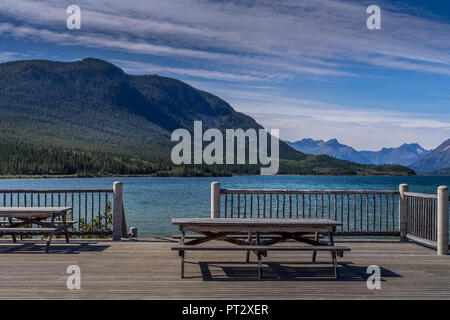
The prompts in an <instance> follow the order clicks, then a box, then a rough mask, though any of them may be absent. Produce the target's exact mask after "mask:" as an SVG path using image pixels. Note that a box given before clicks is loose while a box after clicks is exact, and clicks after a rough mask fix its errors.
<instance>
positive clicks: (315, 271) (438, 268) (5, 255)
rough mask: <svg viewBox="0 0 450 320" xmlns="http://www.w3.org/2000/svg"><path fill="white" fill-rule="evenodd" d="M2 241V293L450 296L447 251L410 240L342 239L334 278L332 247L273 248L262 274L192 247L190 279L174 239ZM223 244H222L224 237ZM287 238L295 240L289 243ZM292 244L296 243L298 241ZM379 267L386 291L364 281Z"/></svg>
mask: <svg viewBox="0 0 450 320" xmlns="http://www.w3.org/2000/svg"><path fill="white" fill-rule="evenodd" d="M71 242H72V243H70V244H65V243H63V242H62V241H61V240H55V241H54V243H53V244H52V251H51V252H50V253H49V254H45V253H44V248H45V243H44V242H40V243H39V244H37V245H36V244H32V243H30V242H28V241H25V242H24V243H19V244H12V243H10V242H6V241H4V240H1V241H0V283H1V284H2V285H1V286H0V298H1V299H6V298H7V299H24V298H27V299H176V298H189V299H361V298H371V299H399V298H407V299H419V298H420V299H450V256H437V255H436V252H435V251H434V250H432V249H429V248H425V247H423V246H419V245H416V244H413V243H392V242H387V243H370V242H367V243H366V242H364V243H355V242H338V243H337V244H336V245H338V246H340V245H343V246H344V245H345V246H347V247H350V248H351V250H352V251H351V252H349V253H347V254H346V255H345V256H344V258H341V259H338V262H339V265H340V273H341V279H339V280H334V279H331V277H332V271H331V269H330V263H329V260H330V257H329V253H320V252H319V253H318V255H317V263H316V264H312V263H311V262H310V261H311V255H310V253H308V252H298V253H293V252H278V251H277V252H270V253H269V256H268V257H267V258H264V260H263V261H264V264H263V267H264V275H265V277H266V278H265V279H262V280H260V279H257V264H256V259H252V263H251V264H246V263H245V254H244V253H242V252H233V251H225V252H188V253H186V261H187V263H186V266H185V267H186V270H185V272H186V274H185V275H186V278H185V279H180V261H179V257H178V255H177V252H174V251H172V250H171V247H172V246H173V245H174V244H176V243H177V242H174V241H170V240H169V239H167V240H161V239H145V240H144V239H140V240H137V241H132V240H126V241H122V242H112V241H107V240H103V241H101V240H98V241H97V240H86V241H84V240H83V241H77V240H72V241H71ZM220 245H223V243H220ZM287 245H290V244H287ZM293 245H295V243H293ZM73 264H75V265H78V266H80V268H81V286H82V289H81V290H68V289H67V288H66V280H67V277H68V275H67V274H66V268H67V266H69V265H73ZM369 265H378V266H380V267H381V270H382V271H381V273H382V282H381V290H369V289H367V286H366V279H367V277H368V274H366V268H367V266H369Z"/></svg>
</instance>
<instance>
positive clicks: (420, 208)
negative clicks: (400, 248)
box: [404, 192, 437, 247]
mask: <svg viewBox="0 0 450 320" xmlns="http://www.w3.org/2000/svg"><path fill="white" fill-rule="evenodd" d="M404 195H405V196H406V201H407V208H408V209H407V218H406V219H407V225H406V237H407V238H409V239H411V240H415V241H420V242H423V243H426V244H428V245H432V246H434V247H436V245H437V244H436V243H437V242H436V241H437V196H436V195H432V194H422V193H412V192H405V193H404Z"/></svg>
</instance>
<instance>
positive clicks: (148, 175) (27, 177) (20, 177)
mask: <svg viewBox="0 0 450 320" xmlns="http://www.w3.org/2000/svg"><path fill="white" fill-rule="evenodd" d="M235 176H236V177H239V176H246V177H250V176H255V177H257V176H261V175H248V174H246V175H239V174H235V175H229V176H207V175H200V176H176V175H154V174H136V175H128V174H115V175H97V176H79V175H8V176H1V175H0V180H13V179H23V180H26V179H74V178H78V179H89V178H91V179H92V178H96V179H97V178H230V177H235ZM274 176H291V177H424V176H431V177H440V176H442V177H448V176H449V175H428V174H416V175H389V174H384V175H382V174H379V175H358V174H351V175H349V174H342V175H326V174H277V175H274Z"/></svg>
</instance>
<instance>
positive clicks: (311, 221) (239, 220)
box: [172, 218, 341, 227]
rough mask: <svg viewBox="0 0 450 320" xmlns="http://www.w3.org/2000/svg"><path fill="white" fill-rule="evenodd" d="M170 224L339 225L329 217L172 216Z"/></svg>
mask: <svg viewBox="0 0 450 320" xmlns="http://www.w3.org/2000/svg"><path fill="white" fill-rule="evenodd" d="M172 224H175V225H191V226H196V225H197V226H264V227H270V226H274V227H280V226H289V227H295V226H302V227H305V226H312V227H317V226H340V225H341V223H340V222H338V221H335V220H330V219H247V218H214V219H211V218H173V219H172Z"/></svg>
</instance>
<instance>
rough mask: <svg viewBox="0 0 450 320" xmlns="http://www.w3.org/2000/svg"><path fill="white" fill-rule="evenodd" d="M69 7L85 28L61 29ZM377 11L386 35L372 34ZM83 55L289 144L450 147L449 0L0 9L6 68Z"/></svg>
mask: <svg viewBox="0 0 450 320" xmlns="http://www.w3.org/2000/svg"><path fill="white" fill-rule="evenodd" d="M73 4H75V5H78V6H79V7H80V8H81V30H68V29H67V28H66V19H67V17H68V15H67V14H66V8H67V7H68V6H69V5H73ZM372 4H376V5H378V6H379V7H380V8H381V30H368V29H367V27H366V19H367V17H368V15H367V13H366V8H367V6H369V5H372ZM85 57H97V58H101V59H105V60H108V61H110V62H112V63H114V64H116V65H118V66H120V67H121V68H123V69H124V70H125V71H126V72H128V73H131V74H147V73H155V74H161V75H166V76H171V77H175V78H178V79H181V80H184V81H186V82H188V83H189V84H191V85H193V86H195V87H197V88H200V89H204V90H207V91H210V92H212V93H214V94H216V95H218V96H220V97H222V98H223V99H225V100H226V101H228V102H230V104H231V105H232V106H233V107H234V108H235V109H236V110H238V111H241V112H244V113H247V114H249V115H251V116H253V117H254V118H255V119H256V120H257V121H258V122H260V123H261V124H262V125H264V126H265V127H266V128H279V129H280V136H281V138H283V139H289V140H297V139H301V138H305V137H311V138H314V139H325V140H327V139H331V138H337V139H338V140H339V141H340V142H342V143H345V144H349V145H351V146H353V147H355V148H356V149H365V150H375V149H379V148H381V147H396V146H399V145H401V144H402V143H411V142H418V143H420V144H421V145H422V146H423V147H425V148H435V147H436V146H438V145H439V144H440V143H441V142H443V141H444V140H446V139H448V138H450V3H448V2H447V1H437V0H428V1H425V0H416V1H356V0H355V1H344V0H339V1H338V0H302V1H300V0H280V1H273V0H259V1H250V0H239V1H238V0H235V1H219V0H166V1H152V0H128V1H123V0H108V1H107V0H96V1H91V0H70V1H65V0H40V1H36V0H33V1H31V0H1V1H0V62H5V61H11V60H18V59H50V60H60V61H73V60H78V59H82V58H85Z"/></svg>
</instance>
